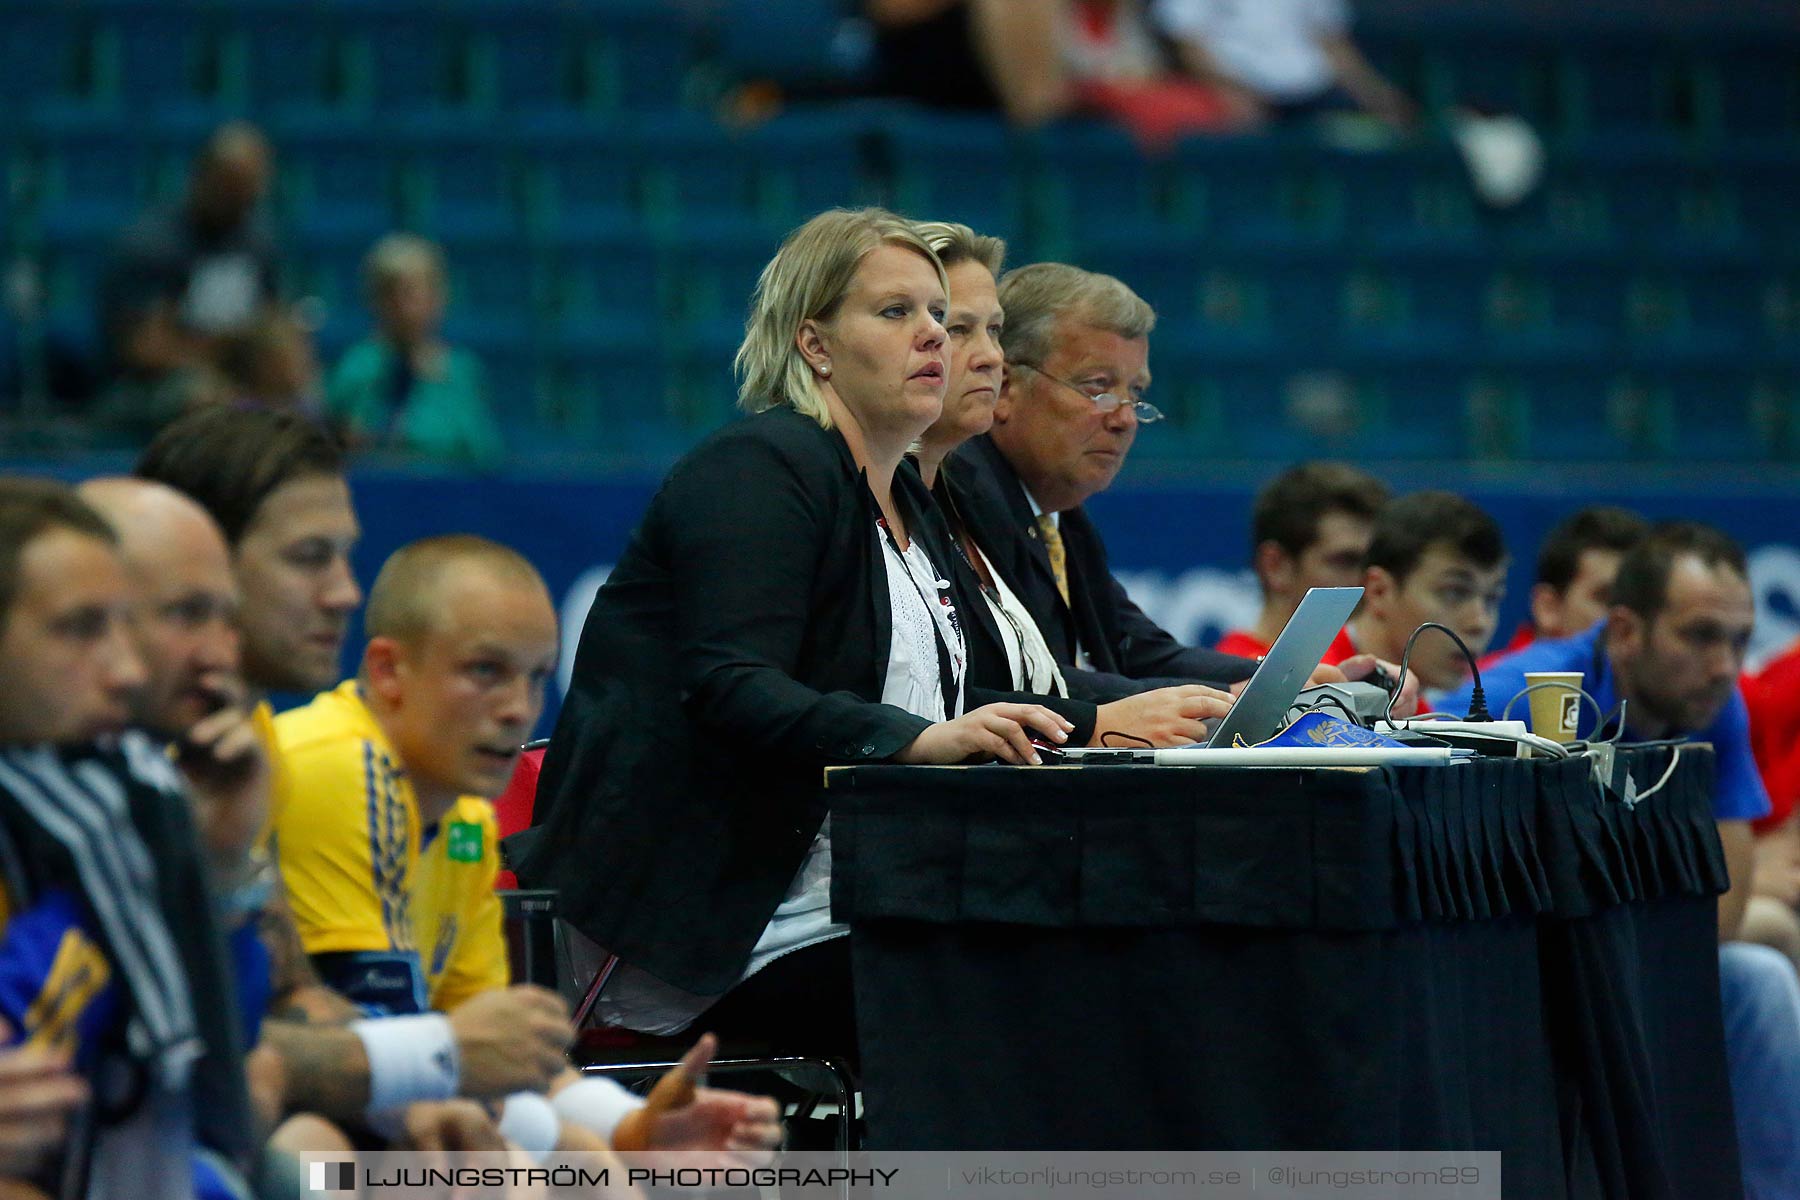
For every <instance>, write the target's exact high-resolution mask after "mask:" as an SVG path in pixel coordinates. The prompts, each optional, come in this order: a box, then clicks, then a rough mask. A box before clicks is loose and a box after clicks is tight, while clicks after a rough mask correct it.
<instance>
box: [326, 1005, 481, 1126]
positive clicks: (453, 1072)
mask: <svg viewBox="0 0 1800 1200" xmlns="http://www.w3.org/2000/svg"><path fill="white" fill-rule="evenodd" d="M350 1031H351V1032H352V1033H354V1034H355V1035H356V1036H357V1037H359V1038H361V1039H362V1044H363V1050H364V1052H365V1053H367V1054H368V1056H369V1107H368V1109H367V1111H368V1112H370V1113H382V1112H389V1111H391V1110H394V1109H400V1108H405V1107H406V1106H407V1105H408V1104H416V1103H417V1102H419V1101H420V1100H448V1099H450V1097H452V1096H454V1095H456V1086H457V1082H458V1080H459V1078H460V1077H461V1075H462V1062H461V1056H460V1055H459V1054H458V1052H457V1049H456V1034H455V1033H454V1031H452V1030H451V1028H450V1018H449V1017H446V1016H445V1015H444V1014H443V1013H422V1014H420V1015H418V1016H412V1017H369V1018H366V1019H364V1020H361V1021H352V1022H350Z"/></svg>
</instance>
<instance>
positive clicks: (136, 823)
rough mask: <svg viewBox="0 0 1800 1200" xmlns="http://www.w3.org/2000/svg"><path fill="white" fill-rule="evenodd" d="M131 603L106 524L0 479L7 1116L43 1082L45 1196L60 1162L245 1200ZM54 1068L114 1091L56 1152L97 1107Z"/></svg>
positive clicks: (77, 1170) (239, 1068)
mask: <svg viewBox="0 0 1800 1200" xmlns="http://www.w3.org/2000/svg"><path fill="white" fill-rule="evenodd" d="M131 603H132V593H131V584H130V581H129V579H128V577H127V575H126V572H125V569H124V566H123V565H122V563H121V562H120V560H119V557H118V553H117V549H116V539H115V537H114V535H113V532H112V530H111V529H110V528H109V527H108V526H107V524H106V522H105V521H104V520H102V519H101V517H100V516H99V515H98V514H97V513H95V512H94V511H93V510H92V509H91V508H89V507H88V506H87V505H86V504H84V503H82V502H81V501H80V500H79V499H77V498H76V496H75V495H74V493H73V492H72V491H71V490H70V489H69V488H68V487H66V486H65V485H62V484H55V483H48V482H43V481H36V480H21V479H8V480H4V481H0V841H3V842H4V843H5V845H6V847H7V850H8V853H7V854H6V855H5V859H4V861H5V864H6V865H5V868H4V872H3V879H0V885H3V889H4V894H5V902H6V903H5V905H4V917H3V922H4V930H5V937H4V938H3V939H0V974H4V976H5V978H6V979H7V980H9V981H10V982H9V985H8V987H7V988H5V989H4V994H3V995H0V1016H3V1017H4V1024H3V1026H0V1034H3V1036H4V1041H5V1042H7V1043H8V1044H9V1045H11V1046H13V1047H19V1046H23V1047H26V1048H27V1049H26V1050H25V1052H24V1053H23V1054H21V1053H20V1052H19V1051H18V1050H16V1049H15V1050H11V1051H8V1052H6V1054H5V1056H4V1057H5V1061H6V1063H7V1064H8V1066H10V1067H12V1068H14V1070H13V1071H12V1072H8V1073H7V1076H8V1077H7V1079H6V1083H7V1090H8V1091H9V1092H11V1094H10V1095H8V1096H6V1097H5V1099H4V1100H0V1107H10V1106H11V1105H12V1104H15V1103H16V1102H17V1098H18V1096H17V1091H16V1090H15V1089H16V1088H18V1087H19V1086H21V1085H22V1084H25V1083H28V1082H29V1081H30V1079H31V1075H30V1073H29V1071H31V1070H35V1071H37V1072H38V1075H37V1082H38V1083H39V1085H40V1087H41V1089H42V1092H43V1095H44V1100H45V1102H46V1106H47V1107H46V1110H45V1112H44V1113H43V1114H42V1117H43V1119H45V1120H46V1121H48V1122H50V1125H49V1126H40V1127H39V1128H38V1130H37V1133H38V1137H37V1138H36V1139H35V1145H32V1146H26V1147H21V1148H20V1149H21V1151H23V1152H22V1153H21V1154H20V1156H19V1157H20V1159H21V1160H22V1161H21V1165H24V1166H27V1167H29V1166H30V1165H31V1164H30V1162H29V1160H30V1159H33V1158H35V1159H37V1160H38V1161H39V1162H40V1163H42V1162H44V1161H45V1156H46V1155H47V1154H51V1155H56V1156H58V1157H60V1158H61V1159H62V1160H63V1161H62V1162H60V1163H51V1164H48V1165H45V1166H41V1167H40V1168H39V1171H38V1173H37V1174H36V1175H35V1176H34V1178H35V1180H36V1182H37V1183H38V1184H39V1185H40V1186H42V1187H44V1189H45V1191H46V1192H47V1193H48V1194H51V1195H55V1194H60V1189H59V1187H58V1186H57V1179H58V1177H59V1175H60V1174H61V1172H59V1171H57V1168H58V1167H62V1168H68V1169H70V1170H72V1171H73V1172H74V1174H72V1175H66V1176H64V1177H68V1178H86V1179H87V1180H88V1187H87V1193H86V1194H88V1195H95V1196H110V1195H126V1194H131V1195H138V1196H159V1197H160V1196H168V1197H182V1198H186V1197H191V1196H194V1195H195V1194H196V1193H198V1194H200V1195H202V1196H220V1197H222V1196H225V1195H230V1194H233V1193H235V1194H238V1195H242V1194H244V1192H243V1187H244V1185H243V1183H242V1179H241V1177H240V1173H241V1172H243V1171H245V1170H246V1169H247V1168H248V1167H249V1166H250V1165H251V1161H252V1158H253V1156H254V1154H255V1151H256V1140H255V1137H254V1134H253V1130H252V1128H251V1116H250V1109H249V1104H248V1102H247V1099H246V1096H247V1093H246V1089H245V1075H244V1061H243V1051H242V1047H241V1045H240V1044H239V1039H238V1034H237V1023H236V1012H235V1009H234V1007H233V1005H232V1004H231V1002H230V1001H229V1000H224V1001H222V1000H221V997H222V996H226V995H228V994H229V993H228V989H229V982H228V980H229V975H228V974H227V970H226V967H225V964H224V963H223V961H222V960H221V957H220V955H219V954H218V952H217V950H216V945H217V937H218V935H217V931H216V930H215V929H214V926H213V920H212V907H211V905H210V903H209V902H208V896H207V893H206V890H205V881H204V872H203V870H202V866H201V862H200V851H199V846H198V843H197V841H196V839H195V835H194V829H193V825H192V822H191V820H190V819H189V817H188V812H187V804H186V801H185V799H184V798H183V796H182V792H181V785H180V782H179V780H178V779H176V777H175V775H174V773H173V771H172V769H171V767H170V765H169V763H168V761H167V759H165V758H164V757H163V756H162V755H160V754H158V753H157V752H156V751H155V749H154V748H153V747H152V746H151V745H150V744H149V743H148V742H147V741H145V740H144V739H143V738H141V737H140V736H138V735H136V734H132V733H127V732H125V725H126V722H127V721H128V719H129V717H130V713H131V708H132V702H133V697H134V694H135V693H136V692H137V690H138V689H139V688H141V687H142V686H143V684H144V682H145V678H146V676H145V670H144V667H143V664H142V662H141V661H140V660H139V658H138V655H137V651H136V648H135V646H134V645H133V643H132V639H131V637H130V634H129V631H128V628H127V622H128V620H129V614H130V611H131ZM102 859H104V860H105V861H109V862H115V863H116V862H119V861H123V862H127V863H130V862H139V863H152V862H153V863H155V865H156V870H155V872H154V873H151V872H148V871H117V870H111V869H106V868H103V867H101V866H98V865H97V864H99V863H100V862H101V861H102ZM78 978H81V979H86V980H87V981H89V982H90V983H91V986H77V984H76V983H75V982H73V981H75V980H77V979H78ZM21 1064H23V1066H24V1067H25V1068H27V1071H26V1072H19V1071H18V1068H19V1067H20V1066H21ZM59 1064H64V1065H67V1064H72V1070H73V1071H74V1072H75V1073H77V1074H79V1075H80V1076H81V1077H83V1078H85V1079H88V1080H90V1081H93V1080H106V1079H110V1080H114V1081H115V1086H112V1087H108V1088H107V1089H105V1091H104V1093H103V1094H104V1095H105V1096H106V1097H107V1100H106V1103H105V1104H104V1105H102V1106H100V1107H98V1108H93V1109H90V1110H89V1111H90V1113H92V1115H93V1116H94V1118H95V1124H94V1125H93V1126H87V1125H85V1124H84V1126H83V1132H82V1134H81V1136H80V1137H79V1138H78V1139H75V1140H72V1141H69V1142H67V1143H65V1144H62V1145H52V1144H49V1143H48V1142H47V1141H46V1140H45V1138H44V1136H43V1135H44V1134H47V1133H53V1132H55V1131H54V1129H53V1127H52V1126H53V1125H54V1123H55V1121H56V1119H57V1118H59V1117H61V1116H63V1115H66V1114H67V1113H68V1112H69V1111H70V1107H71V1104H72V1103H73V1102H79V1101H80V1100H82V1099H83V1096H82V1089H80V1088H79V1087H71V1086H69V1081H68V1080H67V1078H66V1077H61V1076H59V1075H58V1072H57V1069H56V1068H57V1065H59ZM120 1078H125V1079H129V1080H131V1081H132V1086H131V1087H128V1088H125V1089H123V1090H121V1089H119V1088H118V1087H117V1086H116V1081H117V1080H118V1079H120Z"/></svg>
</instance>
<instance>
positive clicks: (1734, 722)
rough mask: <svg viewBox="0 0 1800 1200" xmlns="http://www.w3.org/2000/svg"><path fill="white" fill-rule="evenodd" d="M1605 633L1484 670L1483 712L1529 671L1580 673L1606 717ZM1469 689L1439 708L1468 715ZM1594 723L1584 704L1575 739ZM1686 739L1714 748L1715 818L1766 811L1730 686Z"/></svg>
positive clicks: (1610, 703)
mask: <svg viewBox="0 0 1800 1200" xmlns="http://www.w3.org/2000/svg"><path fill="white" fill-rule="evenodd" d="M1605 630H1606V622H1604V621H1602V622H1600V623H1599V624H1598V625H1595V626H1594V627H1593V628H1592V629H1590V630H1588V631H1587V632H1586V633H1578V634H1576V635H1575V636H1574V637H1568V638H1559V639H1556V640H1551V641H1538V642H1533V643H1532V644H1531V645H1529V646H1526V647H1525V648H1524V649H1522V650H1518V651H1515V652H1514V653H1512V654H1508V655H1506V656H1505V657H1503V658H1501V659H1499V660H1497V661H1495V662H1492V663H1489V664H1488V665H1487V666H1486V667H1483V668H1482V671H1481V686H1482V687H1483V689H1485V690H1486V692H1487V700H1488V709H1489V710H1490V711H1491V712H1492V713H1493V714H1494V715H1495V716H1499V715H1500V713H1501V710H1502V709H1504V708H1505V707H1506V704H1507V702H1508V701H1509V700H1511V699H1512V698H1513V697H1514V696H1516V695H1518V694H1519V693H1520V692H1521V691H1523V690H1524V689H1525V674H1526V672H1528V671H1580V672H1581V673H1582V676H1583V678H1582V683H1581V686H1582V687H1583V688H1585V689H1586V690H1587V692H1588V694H1589V695H1590V696H1592V697H1593V698H1594V699H1595V701H1597V702H1598V703H1599V705H1600V711H1601V712H1603V713H1610V712H1611V711H1612V710H1613V709H1614V708H1616V707H1617V706H1618V703H1619V687H1618V680H1617V678H1616V677H1615V676H1614V674H1613V669H1612V662H1611V660H1610V659H1608V657H1607V655H1606V650H1605V646H1604V643H1603V641H1602V638H1603V635H1604V633H1605ZM1471 690H1473V685H1472V684H1471V685H1468V686H1465V687H1463V688H1460V689H1458V690H1457V691H1454V692H1451V693H1450V694H1449V695H1447V696H1445V697H1444V698H1443V701H1442V702H1441V705H1440V707H1442V708H1445V709H1448V710H1451V711H1453V712H1467V711H1468V708H1469V693H1470V691H1471ZM1525 704H1526V701H1525V700H1520V701H1519V703H1518V704H1517V705H1515V706H1514V708H1513V715H1514V716H1518V715H1519V710H1520V709H1521V708H1523V707H1524V705H1525ZM1630 716H1631V714H1630V713H1629V712H1627V713H1626V721H1627V724H1626V729H1625V735H1624V737H1623V738H1622V739H1621V740H1623V741H1631V740H1632V733H1631V728H1630ZM1596 720H1597V718H1596V717H1595V714H1594V710H1593V708H1592V706H1590V705H1589V704H1587V703H1586V702H1585V701H1584V702H1583V703H1582V705H1581V720H1580V724H1579V725H1578V726H1577V727H1576V736H1577V737H1583V738H1585V737H1588V736H1590V735H1591V734H1592V733H1593V732H1594V725H1595V723H1596ZM1688 737H1689V738H1691V739H1692V740H1693V741H1696V742H1711V743H1712V746H1713V753H1714V760H1713V761H1714V764H1715V772H1716V773H1715V775H1714V778H1713V817H1714V819H1716V820H1720V821H1753V820H1755V819H1756V818H1758V817H1760V816H1762V815H1764V814H1765V813H1767V812H1768V811H1769V793H1768V792H1767V791H1766V790H1764V788H1763V781H1762V776H1761V775H1760V774H1759V773H1758V772H1757V770H1756V759H1755V757H1754V756H1753V755H1752V754H1751V752H1750V714H1749V712H1748V710H1746V709H1745V707H1744V696H1743V693H1742V692H1740V691H1739V690H1738V689H1737V688H1732V689H1731V698H1730V699H1729V700H1727V701H1726V702H1725V706H1724V707H1723V708H1722V709H1720V710H1719V714H1718V716H1716V717H1714V718H1713V719H1712V723H1711V724H1710V725H1708V726H1707V727H1706V728H1704V729H1696V730H1693V731H1692V732H1691V733H1689V734H1688Z"/></svg>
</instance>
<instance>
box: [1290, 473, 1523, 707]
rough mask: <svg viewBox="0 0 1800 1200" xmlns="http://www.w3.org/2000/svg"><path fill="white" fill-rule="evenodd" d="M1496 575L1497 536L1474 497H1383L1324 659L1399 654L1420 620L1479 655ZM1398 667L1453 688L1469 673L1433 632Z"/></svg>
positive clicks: (1494, 613)
mask: <svg viewBox="0 0 1800 1200" xmlns="http://www.w3.org/2000/svg"><path fill="white" fill-rule="evenodd" d="M1505 582H1506V539H1505V537H1504V536H1503V535H1502V534H1501V532H1500V526H1499V525H1498V524H1496V523H1495V521H1494V519H1493V518H1492V517H1490V516H1488V515H1487V513H1485V512H1483V511H1482V510H1481V509H1480V508H1479V507H1477V506H1476V505H1475V504H1473V503H1471V502H1470V501H1468V500H1465V499H1463V498H1462V497H1461V496H1458V495H1455V494H1454V493H1451V492H1415V493H1413V494H1412V495H1410V496H1402V497H1400V498H1399V499H1397V500H1392V501H1389V502H1388V504H1387V506H1386V507H1385V508H1383V509H1382V510H1381V515H1380V516H1378V517H1376V518H1375V528H1374V531H1373V533H1372V535H1371V536H1370V539H1369V550H1368V555H1367V557H1366V560H1365V563H1364V570H1363V580H1362V584H1363V589H1364V590H1363V601H1362V607H1361V608H1360V609H1359V610H1357V614H1356V616H1354V617H1353V618H1351V620H1350V623H1349V624H1348V625H1346V626H1344V629H1343V632H1341V633H1339V634H1338V638H1337V641H1335V642H1333V643H1332V646H1331V649H1330V650H1328V651H1326V653H1325V661H1326V662H1328V663H1331V662H1341V661H1343V660H1344V659H1345V658H1348V657H1350V656H1351V655H1353V654H1358V653H1372V654H1374V655H1376V656H1377V657H1378V658H1381V659H1383V660H1385V661H1389V662H1399V661H1400V659H1401V657H1402V655H1404V654H1405V652H1406V643H1407V641H1408V640H1409V639H1410V638H1411V637H1412V635H1413V632H1414V631H1415V630H1417V629H1418V628H1419V626H1420V625H1422V624H1424V623H1425V622H1427V621H1435V622H1437V623H1438V624H1440V625H1446V626H1448V627H1449V628H1451V629H1453V630H1455V631H1456V634H1457V636H1458V637H1460V638H1462V640H1463V642H1464V643H1465V644H1466V645H1467V646H1468V647H1469V652H1470V653H1471V654H1475V655H1479V654H1480V653H1481V652H1482V651H1483V650H1485V649H1486V648H1487V644H1488V639H1489V638H1491V637H1493V636H1494V627H1495V626H1496V625H1497V624H1498V623H1499V613H1500V597H1501V595H1502V593H1503V591H1504V586H1505ZM1407 667H1408V669H1409V670H1410V671H1412V672H1414V673H1416V674H1417V675H1418V677H1419V682H1420V684H1421V686H1423V687H1426V688H1439V689H1441V688H1451V687H1455V686H1456V685H1457V684H1459V683H1461V682H1462V681H1463V680H1465V679H1467V678H1468V676H1469V664H1468V659H1467V658H1465V657H1464V656H1463V652H1462V651H1461V650H1459V649H1458V648H1457V646H1456V643H1455V642H1453V641H1451V640H1450V639H1449V638H1447V637H1445V636H1443V635H1442V634H1441V633H1437V632H1427V633H1425V634H1422V635H1421V636H1420V637H1419V639H1418V641H1417V642H1415V643H1414V645H1413V649H1412V654H1411V656H1410V657H1409V658H1408V660H1407Z"/></svg>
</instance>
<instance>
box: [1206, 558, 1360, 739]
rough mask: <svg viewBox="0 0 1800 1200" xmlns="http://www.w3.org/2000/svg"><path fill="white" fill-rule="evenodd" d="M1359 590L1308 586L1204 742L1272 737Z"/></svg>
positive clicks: (1352, 608)
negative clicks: (1254, 669) (1229, 706)
mask: <svg viewBox="0 0 1800 1200" xmlns="http://www.w3.org/2000/svg"><path fill="white" fill-rule="evenodd" d="M1362 594H1363V590H1362V589H1361V588H1359V587H1337V588H1311V589H1309V590H1308V591H1307V593H1306V595H1304V596H1302V597H1301V598H1300V607H1299V608H1296V609H1295V610H1294V615H1293V616H1292V617H1289V618H1288V623H1287V625H1286V626H1284V627H1283V628H1282V631H1281V636H1280V637H1278V638H1276V639H1275V644H1274V645H1273V646H1270V647H1269V653H1268V655H1267V656H1266V657H1264V659H1263V660H1262V663H1261V665H1259V666H1258V667H1257V668H1256V674H1254V675H1252V676H1251V677H1250V682H1249V683H1248V684H1246V685H1245V686H1244V691H1243V694H1242V695H1240V696H1238V698H1237V702H1236V703H1235V704H1233V705H1232V706H1231V711H1230V712H1228V713H1226V714H1225V719H1224V720H1223V721H1221V722H1219V727H1218V728H1217V729H1215V730H1213V735H1212V737H1211V739H1209V740H1208V741H1207V743H1206V744H1207V745H1208V746H1210V747H1219V746H1226V747H1229V746H1232V745H1234V744H1235V743H1236V739H1237V738H1239V737H1242V738H1243V739H1244V741H1245V743H1246V744H1248V745H1252V746H1254V745H1256V743H1258V742H1261V741H1266V740H1267V739H1269V738H1271V737H1274V736H1275V733H1276V731H1277V730H1279V729H1280V728H1281V721H1282V718H1283V717H1285V716H1286V715H1287V710H1288V708H1289V706H1291V705H1292V704H1293V703H1294V697H1295V696H1298V695H1299V694H1300V689H1301V688H1303V687H1305V686H1306V681H1307V679H1308V678H1310V677H1311V675H1312V673H1313V668H1314V667H1316V666H1318V665H1319V660H1320V659H1321V658H1323V657H1324V656H1325V651H1327V650H1329V649H1331V643H1332V640H1333V639H1334V638H1336V637H1337V635H1338V630H1340V629H1342V628H1343V627H1344V622H1345V621H1348V620H1349V619H1350V614H1351V613H1353V612H1355V611H1356V602H1357V601H1358V600H1361V599H1362Z"/></svg>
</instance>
